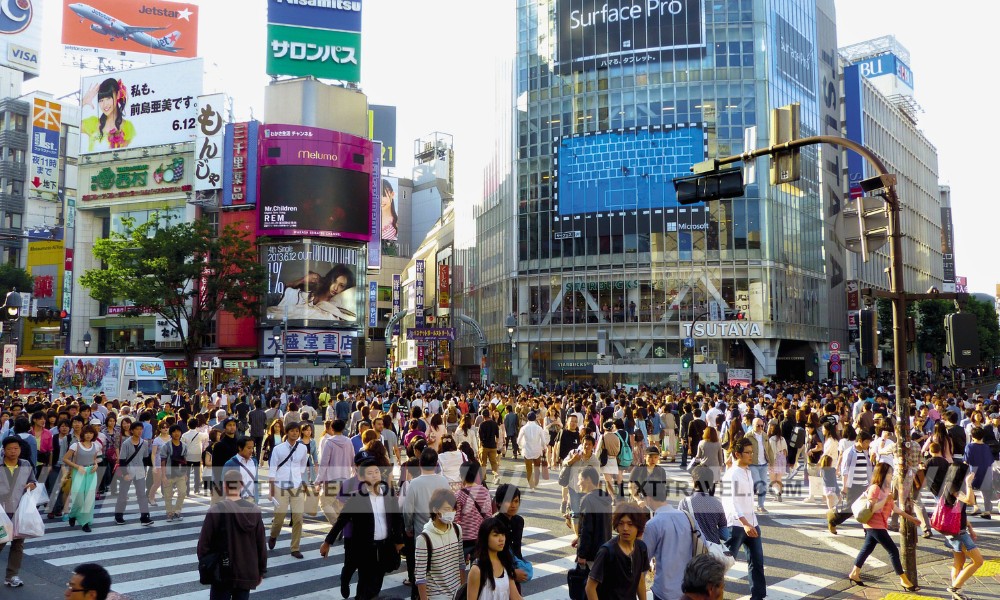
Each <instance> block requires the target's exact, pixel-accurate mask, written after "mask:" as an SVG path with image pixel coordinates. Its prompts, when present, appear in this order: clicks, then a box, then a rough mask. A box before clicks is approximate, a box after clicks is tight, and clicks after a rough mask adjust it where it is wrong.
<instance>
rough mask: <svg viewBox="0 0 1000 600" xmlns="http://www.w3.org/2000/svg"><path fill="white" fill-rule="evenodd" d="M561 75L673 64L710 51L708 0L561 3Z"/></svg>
mask: <svg viewBox="0 0 1000 600" xmlns="http://www.w3.org/2000/svg"><path fill="white" fill-rule="evenodd" d="M556 29H557V31H558V33H557V35H558V45H557V50H558V55H557V57H556V71H557V72H558V73H559V74H560V75H567V74H570V73H572V72H574V71H593V70H595V69H607V68H610V67H617V66H624V65H641V64H645V63H656V62H660V61H664V60H670V59H671V57H672V55H673V53H675V52H677V51H680V50H684V51H692V52H697V53H699V54H700V53H701V52H703V51H704V48H705V5H704V0H559V3H558V5H557V8H556Z"/></svg>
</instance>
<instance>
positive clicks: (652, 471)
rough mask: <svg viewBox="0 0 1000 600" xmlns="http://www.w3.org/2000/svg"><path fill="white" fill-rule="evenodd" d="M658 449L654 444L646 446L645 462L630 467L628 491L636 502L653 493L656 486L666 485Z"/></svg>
mask: <svg viewBox="0 0 1000 600" xmlns="http://www.w3.org/2000/svg"><path fill="white" fill-rule="evenodd" d="M659 463H660V449H659V448H658V447H656V445H651V446H649V447H648V448H646V462H645V464H643V465H642V466H640V467H637V468H635V469H632V473H631V475H629V492H630V493H631V495H632V499H633V500H635V502H636V503H637V504H643V500H644V499H645V498H646V497H647V496H650V495H652V494H654V493H658V492H654V489H655V488H656V487H657V486H665V485H667V472H666V471H665V470H664V469H663V467H661V466H660V464H659Z"/></svg>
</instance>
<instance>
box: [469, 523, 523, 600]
mask: <svg viewBox="0 0 1000 600" xmlns="http://www.w3.org/2000/svg"><path fill="white" fill-rule="evenodd" d="M509 534H510V530H509V529H508V528H507V525H506V524H505V523H504V522H503V521H502V520H500V519H498V518H496V517H490V518H488V519H486V520H484V521H483V522H482V525H480V526H479V535H478V536H477V538H476V548H475V550H474V551H473V553H472V558H473V561H472V567H471V568H470V569H469V581H468V588H467V589H468V590H469V591H468V595H467V598H469V599H470V600H518V599H519V598H521V594H520V592H518V591H517V585H515V583H514V559H513V558H512V557H511V555H510V553H509V552H504V551H503V548H504V546H505V545H506V543H507V536H508V535H509Z"/></svg>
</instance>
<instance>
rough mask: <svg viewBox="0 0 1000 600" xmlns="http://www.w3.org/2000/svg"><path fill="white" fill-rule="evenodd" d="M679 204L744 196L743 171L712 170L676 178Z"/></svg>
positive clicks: (733, 169) (734, 169)
mask: <svg viewBox="0 0 1000 600" xmlns="http://www.w3.org/2000/svg"><path fill="white" fill-rule="evenodd" d="M674 191H676V192H677V203H678V204H697V203H699V202H708V201H710V200H720V199H722V198H738V197H740V196H742V195H743V193H744V190H743V169H742V168H741V167H736V168H732V169H722V170H718V169H716V170H712V171H708V172H704V173H696V174H694V175H685V176H684V177H676V178H674Z"/></svg>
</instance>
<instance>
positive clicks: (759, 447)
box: [744, 417, 774, 515]
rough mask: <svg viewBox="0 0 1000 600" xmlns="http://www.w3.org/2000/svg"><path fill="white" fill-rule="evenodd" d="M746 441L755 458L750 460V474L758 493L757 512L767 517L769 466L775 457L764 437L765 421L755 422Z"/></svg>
mask: <svg viewBox="0 0 1000 600" xmlns="http://www.w3.org/2000/svg"><path fill="white" fill-rule="evenodd" d="M744 437H745V439H748V440H750V448H751V449H752V450H753V456H752V457H751V458H750V467H749V468H750V474H751V475H753V484H754V490H755V491H756V492H757V512H758V513H760V514H762V515H766V514H767V509H766V508H764V499H765V498H766V497H767V487H768V481H769V479H770V477H769V476H768V465H769V464H772V463H774V456H773V453H772V452H771V446H769V445H768V443H767V438H766V437H764V420H763V419H761V418H760V417H757V418H755V419H754V420H753V429H751V430H750V432H749V433H747V434H745V436H744Z"/></svg>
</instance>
